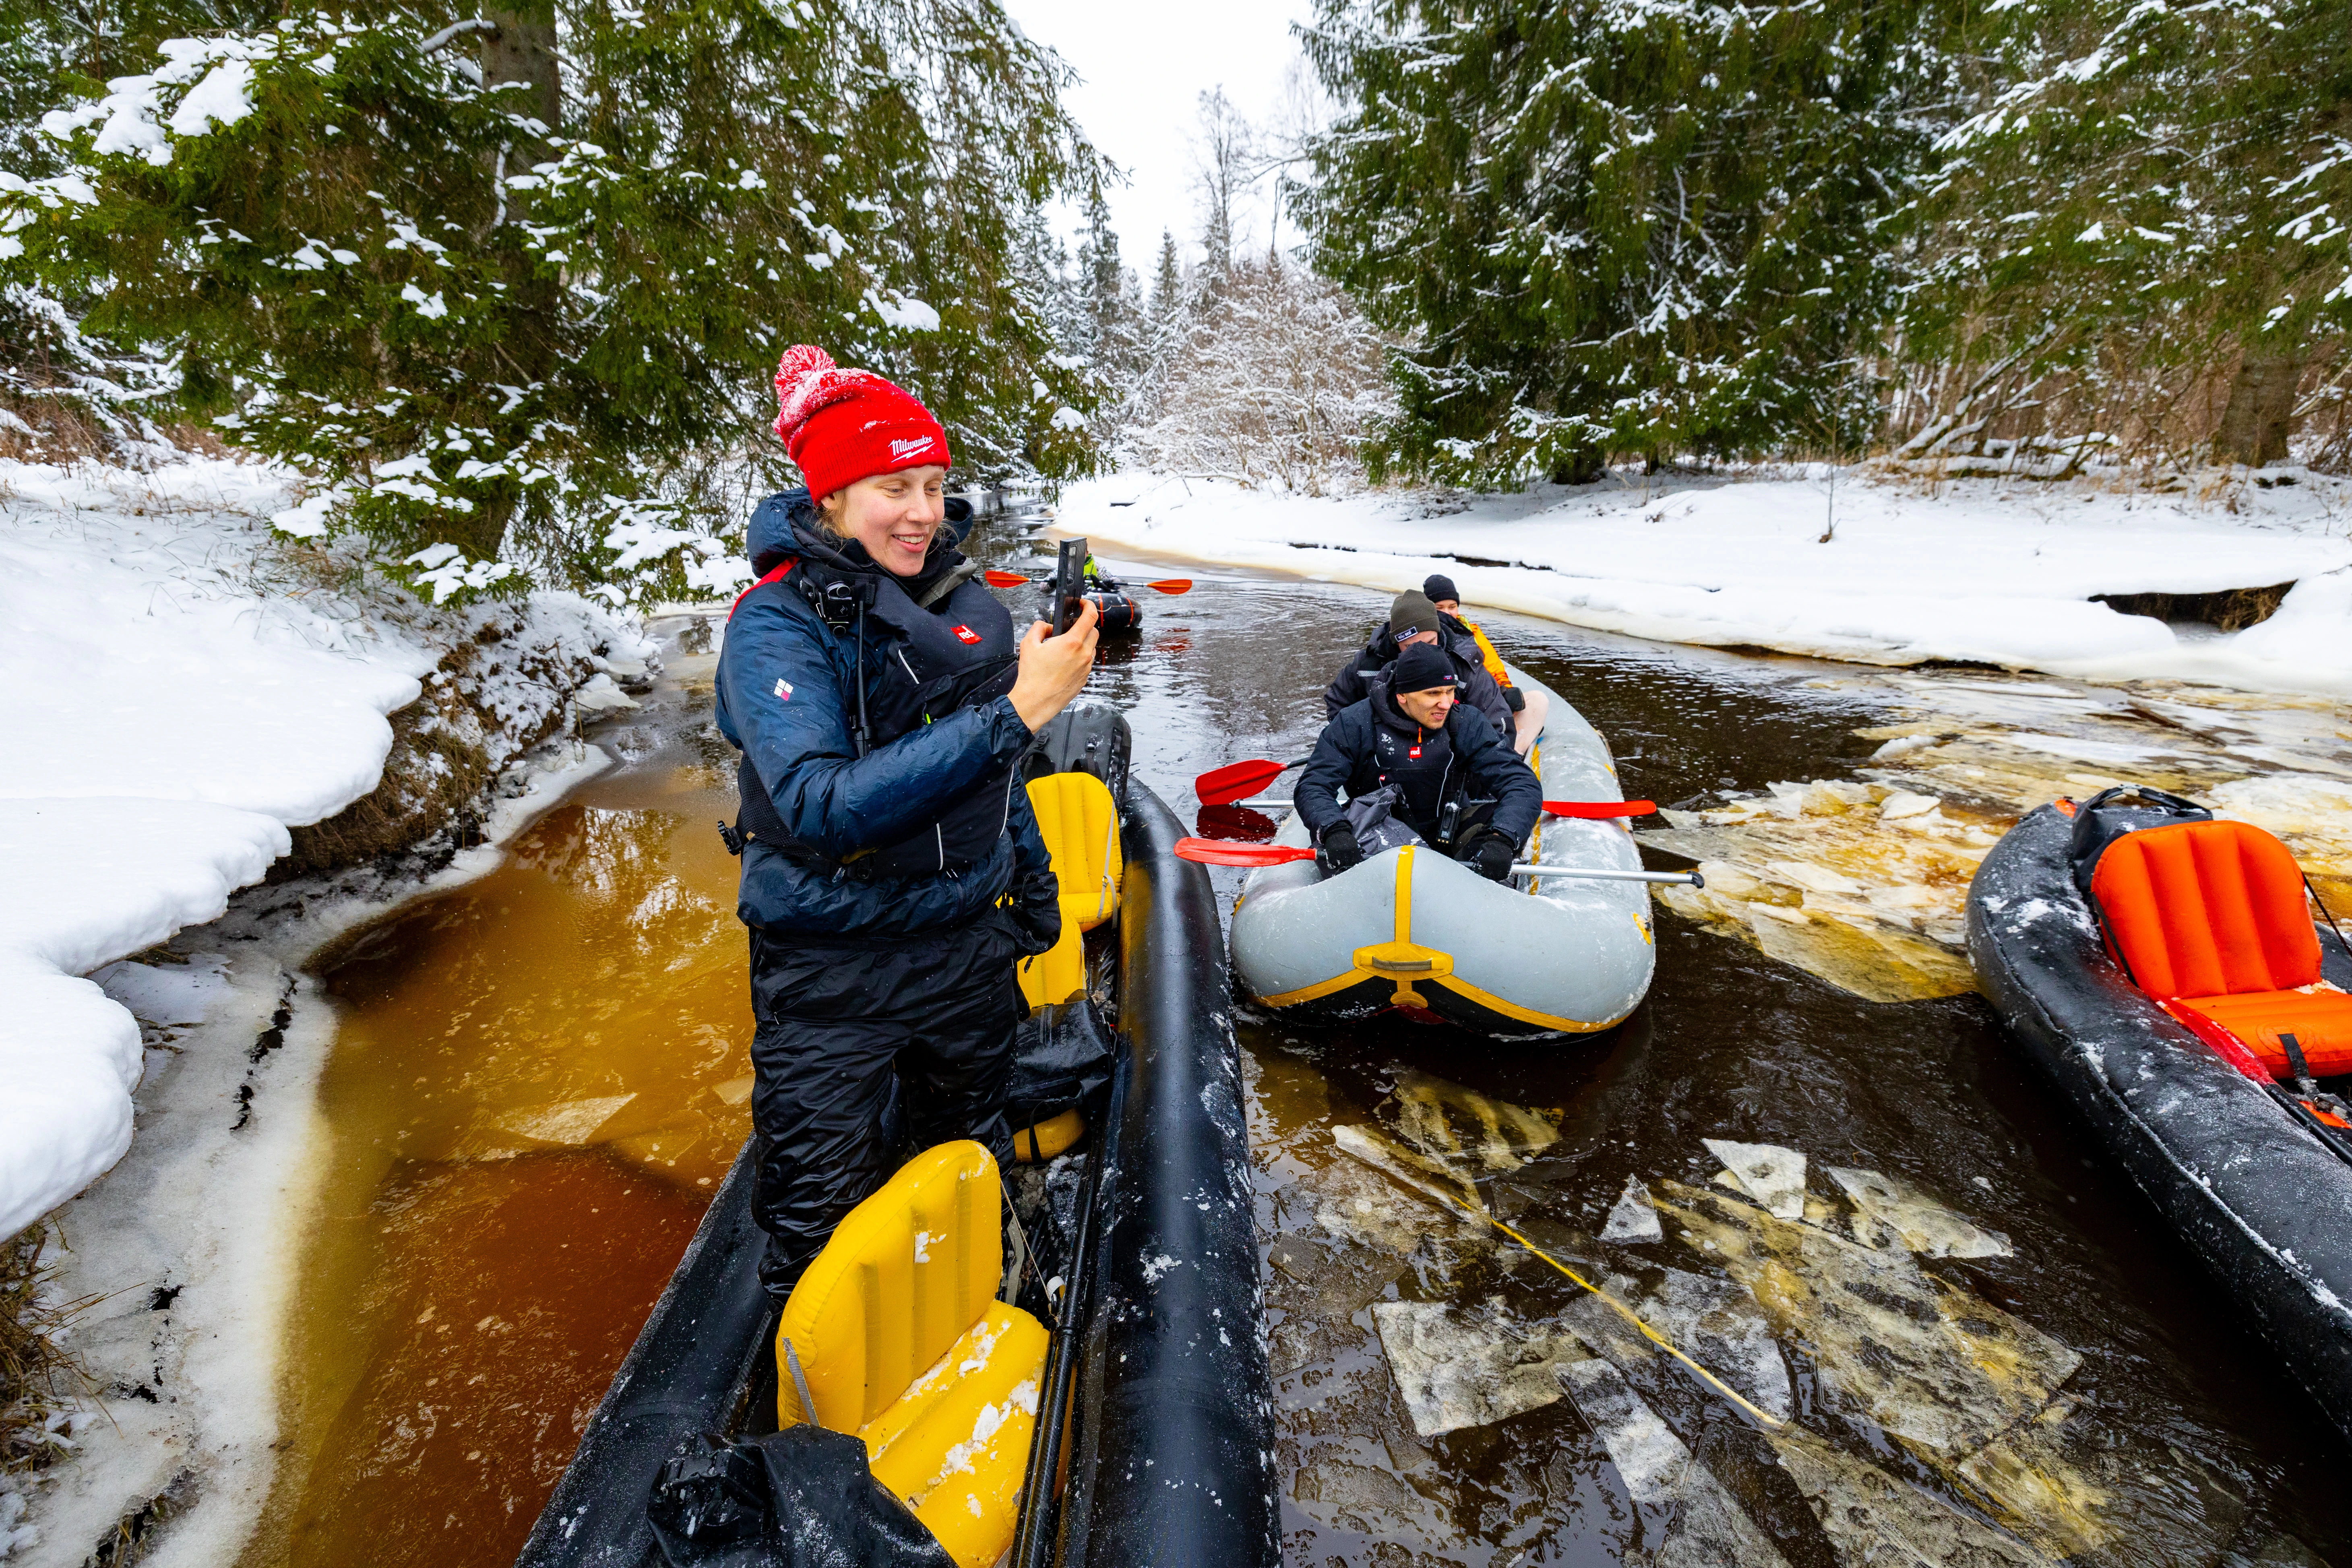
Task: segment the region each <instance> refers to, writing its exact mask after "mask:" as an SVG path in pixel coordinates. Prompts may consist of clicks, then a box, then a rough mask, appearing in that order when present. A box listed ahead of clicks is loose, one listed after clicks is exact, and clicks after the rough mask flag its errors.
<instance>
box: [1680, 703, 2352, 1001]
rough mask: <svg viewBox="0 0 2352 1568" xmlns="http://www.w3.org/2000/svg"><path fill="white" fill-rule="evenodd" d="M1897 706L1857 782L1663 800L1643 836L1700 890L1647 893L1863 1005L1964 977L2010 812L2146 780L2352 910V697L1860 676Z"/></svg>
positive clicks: (1911, 995) (1957, 983)
mask: <svg viewBox="0 0 2352 1568" xmlns="http://www.w3.org/2000/svg"><path fill="white" fill-rule="evenodd" d="M1850 684H1852V685H1853V686H1855V687H1856V688H1857V689H1862V690H1864V691H1866V692H1875V693H1877V694H1879V695H1881V696H1883V697H1884V699H1885V701H1886V703H1887V705H1888V707H1889V708H1890V709H1891V710H1893V712H1894V714H1895V717H1897V718H1898V720H1899V721H1898V722H1895V723H1890V724H1885V725H1881V726H1877V727H1875V728H1872V729H1865V730H1860V731H1855V733H1856V734H1857V735H1859V736H1861V737H1862V738H1864V739H1865V740H1871V741H1876V742H1880V744H1879V748H1878V750H1877V752H1875V753H1874V755H1873V756H1872V757H1871V758H1870V759H1869V760H1868V761H1867V762H1866V763H1864V764H1863V765H1862V766H1861V767H1860V768H1859V769H1858V770H1857V772H1858V773H1859V775H1860V776H1859V777H1858V778H1855V779H1814V780H1810V781H1796V780H1783V781H1780V782H1777V783H1774V784H1770V785H1769V786H1768V787H1767V788H1766V789H1765V790H1764V791H1763V792H1762V793H1760V794H1756V795H1737V796H1734V797H1731V798H1729V799H1727V800H1725V801H1724V802H1723V804H1721V805H1717V806H1714V807H1711V808H1708V809H1704V810H1674V809H1669V810H1667V811H1666V812H1664V814H1663V815H1664V818H1665V823H1666V826H1663V827H1659V828H1654V829H1652V830H1650V831H1647V832H1643V833H1642V834H1641V835H1639V837H1641V838H1642V839H1643V842H1645V843H1648V844H1650V845H1653V846H1654V847H1658V848H1661V849H1665V850H1668V851H1671V852H1672V853H1675V854H1676V855H1683V856H1687V857H1689V858H1692V859H1695V860H1696V861H1697V862H1698V863H1699V870H1700V871H1701V873H1702V874H1703V875H1704V876H1705V878H1706V887H1705V888H1703V889H1700V888H1687V887H1661V888H1659V889H1656V894H1657V897H1658V898H1659V899H1661V900H1664V902H1665V903H1666V904H1667V905H1668V906H1669V907H1671V908H1672V909H1674V910H1676V911H1677V912H1678V913H1681V914H1683V915H1685V916H1687V917H1689V918H1690V919H1693V920H1696V921H1700V922H1702V923H1703V924H1705V925H1706V927H1707V928H1708V929H1709V930H1712V931H1716V932H1717V933H1719V934H1722V935H1726V936H1730V937H1733V938H1735V939H1737V940H1738V941H1741V942H1747V943H1748V945H1750V946H1753V947H1756V948H1759V949H1760V950H1761V951H1762V952H1765V953H1766V954H1768V955H1769V956H1770V957H1772V958H1775V959H1778V960H1780V962H1782V963H1788V964H1790V965H1791V966H1793V967H1795V968H1798V969H1801V970H1804V971H1805V972H1806V973H1810V974H1812V975H1815V976H1817V977H1818V978H1820V979H1822V980H1826V981H1828V982H1829V983H1830V984H1833V985H1837V986H1840V987H1842V988H1843V989H1845V990H1847V991H1850V992H1852V993H1853V994H1856V995H1858V996H1862V997H1864V998H1867V999H1868V1000H1871V1001H1874V1002H1900V1001H1910V1000H1916V999H1922V998H1927V997H1933V996H1948V995H1957V994H1960V993H1962V992H1965V991H1969V990H1972V989H1974V987H1975V979H1974V976H1973V974H1972V973H1970V971H1969V965H1968V962H1967V955H1966V952H1965V935H1964V930H1963V910H1964V905H1965V900H1966V899H1967V894H1968V885H1969V879H1970V878H1971V877H1972V876H1974V875H1975V872H1976V868H1977V865H1978V864H1979V862H1980V861H1981V860H1982V859H1983V858H1984V856H1985V853H1986V852H1987V851H1988V850H1990V848H1991V847H1992V846H1993V845H1994V844H1996V843H1997V842H1999V840H2000V835H2001V834H2003V833H2005V832H2007V831H2008V829H2009V828H2010V827H2011V826H2013V825H2014V824H2015V823H2016V821H2017V819H2018V818H2019V817H2021V816H2024V815H2025V814H2026V813H2027V812H2029V811H2032V809H2034V808H2035V807H2037V806H2040V805H2046V804H2048V803H2049V802H2050V801H2051V800H2053V799H2054V798H2056V797H2058V796H2060V795H2073V796H2074V797H2075V798H2077V799H2082V798H2085V797H2087V796H2089V795H2093V794H2095V793H2096V792H2097V791H2099V790H2101V789H2104V788H2107V787H2109V786H2111V785H2115V784H2153V785H2155V786H2157V787H2158V788H2161V789H2168V790H2174V791H2177V792H2179V793H2182V794H2186V795H2189V796H2191V797H2192V798H2194V799H2198V800H2200V801H2203V802H2205V803H2207V804H2209V805H2211V806H2212V807H2213V808H2214V809H2215V811H2216V812H2218V813H2219V814H2220V815H2222V816H2232V817H2237V818H2240V819H2242V820H2244V821H2247V822H2252V823H2253V824H2254V825H2255V826H2260V827H2263V828H2266V829H2268V830H2269V831H2271V832H2273V833H2275V834H2277V835H2278V836H2279V837H2281V838H2283V839H2284V840H2285V841H2286V844H2287V847H2289V848H2291V849H2292V850H2294V853H2295V856H2296V858H2298V859H2299V860H2301V861H2302V863H2303V865H2304V868H2305V869H2306V870H2307V871H2309V872H2310V873H2311V877H2312V881H2313V885H2314V886H2315V888H2316V889H2318V891H2319V894H2320V896H2321V898H2322V899H2324V900H2326V901H2327V903H2328V904H2329V906H2330V907H2331V908H2333V909H2334V910H2336V911H2337V912H2338V913H2339V915H2340V914H2342V913H2345V912H2347V911H2352V768H2347V765H2346V764H2345V763H2344V760H2343V752H2344V748H2345V742H2346V738H2347V735H2352V710H2347V708H2346V707H2345V706H2344V705H2343V704H2341V703H2337V702H2331V701H2329V700H2326V699H2324V698H2316V697H2292V696H2279V695H2264V696H2260V697H2256V696H2251V695H2249V694H2247V693H2243V692H2235V691H2229V690H2225V689H2219V688H2212V687H2198V686H2190V685H2187V684H2184V683H2180V682H2174V681H2135V682H2129V683H2126V684H2120V685H2093V684H2091V683H2088V682H2080V683H2076V682H2062V681H2058V680H2055V679H2040V680H2022V679H2018V680H2005V679H2000V678H1997V677H1986V678H1983V679H1952V678H1949V677H1939V676H1936V675H1932V674H1929V673H1926V672H1920V671H1905V672H1899V673H1897V672H1890V673H1887V674H1884V675H1873V676H1857V677H1855V678H1853V681H1852V682H1851V683H1850Z"/></svg>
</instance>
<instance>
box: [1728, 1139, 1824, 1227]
mask: <svg viewBox="0 0 2352 1568" xmlns="http://www.w3.org/2000/svg"><path fill="white" fill-rule="evenodd" d="M1704 1142H1706V1150H1707V1152H1708V1153H1710V1154H1713V1155H1714V1156H1715V1157H1716V1158H1717V1159H1718V1160H1720V1161H1722V1162H1723V1163H1724V1164H1725V1165H1726V1166H1727V1167H1728V1168H1729V1170H1730V1173H1731V1176H1732V1178H1733V1181H1734V1183H1735V1184H1736V1190H1737V1191H1738V1192H1739V1193H1740V1194H1742V1195H1743V1196H1746V1197H1751V1198H1754V1199H1755V1200H1756V1201H1757V1202H1758V1203H1759V1204H1762V1205H1764V1208H1765V1210H1766V1212H1767V1213H1769V1214H1771V1215H1777V1216H1778V1217H1780V1218H1781V1219H1802V1218H1804V1217H1805V1157H1804V1156H1803V1155H1802V1154H1800V1153H1798V1152H1796V1151H1795V1150H1794V1149H1783V1148H1781V1147H1780V1145H1779V1144H1777V1143H1735V1142H1731V1141H1730V1140H1729V1139H1727V1138H1709V1139H1706V1140H1705V1141H1704Z"/></svg>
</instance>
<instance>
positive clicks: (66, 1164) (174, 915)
mask: <svg viewBox="0 0 2352 1568" xmlns="http://www.w3.org/2000/svg"><path fill="white" fill-rule="evenodd" d="M287 487H288V476H287V475H286V473H285V472H284V471H283V470H281V469H277V468H270V467H268V466H266V465H259V464H244V463H235V462H228V461H222V460H215V459H206V458H190V459H187V460H185V461H181V462H172V463H165V464H163V465H161V466H159V467H157V468H155V469H154V470H153V471H152V472H146V473H140V472H134V471H132V470H130V469H125V468H109V467H104V466H100V465H95V464H84V465H77V466H73V467H69V468H68V467H57V466H48V465H37V464H24V463H13V462H10V463H0V994H5V995H6V996H7V998H8V1001H9V1005H8V1006H7V1007H6V1008H5V1010H0V1085H5V1093H0V1236H6V1235H10V1234H13V1233H14V1232H15V1231H16V1230H17V1229H19V1228H20V1227H22V1226H25V1225H26V1224H28V1223H30V1222H31V1221H33V1220H35V1219H37V1218H38V1217H39V1216H40V1215H42V1214H44V1213H45V1212H47V1210H48V1209H50V1208H52V1207H54V1206H56V1205H58V1203H61V1202H62V1201H64V1200H65V1199H66V1198H68V1197H70V1196H71V1195H72V1194H75V1193H76V1192H78V1191H79V1190H80V1189H81V1188H82V1187H83V1186H85V1185H86V1184H88V1183H89V1181H90V1180H91V1179H92V1178H94V1177H95V1176H97V1175H98V1174H99V1173H101V1172H103V1171H105V1170H106V1169H107V1168H108V1167H109V1166H110V1165H111V1164H113V1163H114V1162H115V1161H116V1160H118V1159H119V1158H121V1155H122V1152H123V1151H124V1150H125V1149H126V1148H127V1147H128V1146H129V1144H130V1142H131V1120H132V1116H131V1091H132V1090H133V1089H135V1088H136V1087H137V1085H138V1083H139V1080H140V1076H141V1071H142V1063H141V1047H140V1031H139V1026H138V1024H137V1023H136V1022H135V1021H134V1020H133V1018H132V1016H131V1012H130V1011H129V1010H128V1009H127V1008H126V1007H125V1006H124V1005H121V1004H120V1002H118V1001H117V1000H113V999H110V998H109V996H108V995H107V994H104V993H103V992H102V991H101V990H100V986H99V985H98V984H94V983H93V982H92V981H90V980H86V979H83V978H80V977H81V976H83V975H85V974H87V973H89V972H90V971H92V970H94V969H97V968H98V967H100V965H102V964H105V963H109V962H110V961H112V960H115V959H120V958H122V957H124V956H125V955H127V954H130V953H132V952H139V951H140V950H142V949H144V948H147V947H149V946H152V944H154V943H157V942H163V940H165V939H166V938H168V937H170V936H171V935H172V933H173V932H174V931H178V930H179V929H181V928H182V927H184V926H186V925H190V924H194V923H197V922H201V921H209V920H212V919H214V918H215V917H216V916H218V915H219V914H220V913H221V912H222V910H224V909H225V908H226V901H227V899H228V895H229V894H230V893H231V892H232V891H234V890H235V889H237V888H239V887H241V886H244V885H246V884H247V883H250V882H254V881H257V880H258V879H260V878H261V877H262V875H263V874H264V873H265V872H266V871H267V870H268V867H269V864H270V862H271V861H272V860H274V859H276V858H278V856H279V855H281V854H284V853H285V852H286V851H287V849H288V847H289V844H290V839H289V834H288V831H287V830H288V828H289V827H290V826H301V825H304V824H307V823H313V822H317V821H320V820H321V819H323V818H325V817H328V816H332V815H333V814H334V813H335V812H337V811H339V810H341V808H342V807H343V806H345V805H349V804H350V803H352V801H354V800H356V799H358V798H359V797H360V796H362V795H365V794H367V793H368V792H369V791H370V790H372V789H373V788H374V787H375V785H376V784H377V782H378V780H379V778H380V777H381V775H382V772H383V764H384V759H385V756H386V754H387V752H389V750H390V748H391V746H392V742H393V731H392V728H391V726H390V724H389V723H388V722H387V720H386V715H388V714H390V713H392V712H394V710H397V709H399V708H401V707H403V706H404V705H406V704H408V703H409V702H411V701H413V700H415V699H416V697H417V696H418V694H419V691H420V689H421V688H420V685H419V681H420V679H421V678H424V677H425V676H427V675H428V674H430V673H431V672H432V671H433V670H434V668H435V667H436V664H437V663H438V662H439V661H440V660H441V658H442V656H443V653H444V651H445V648H444V647H442V646H438V645H439V644H440V643H444V642H446V640H447V638H448V637H450V636H451V635H452V634H453V633H454V635H456V636H459V637H462V636H464V635H466V632H467V626H466V625H465V622H464V620H463V617H462V616H460V615H457V614H456V613H450V614H442V613H438V612H425V611H424V610H423V608H422V607H421V606H418V605H415V601H413V600H409V599H407V598H406V596H405V595H398V594H396V593H393V592H389V591H387V590H384V589H383V588H382V587H381V586H378V587H375V588H373V589H367V590H362V591H358V592H355V590H354V588H353V584H352V578H351V575H350V563H348V562H343V561H338V560H336V559H335V558H333V557H331V556H328V555H323V554H318V553H309V554H304V553H299V552H293V551H289V549H287V548H285V542H284V541H282V540H278V539H276V538H274V537H273V535H272V534H271V532H270V530H269V527H268V523H267V522H266V521H263V520H264V519H266V518H267V517H268V515H269V514H270V513H272V512H274V511H277V510H281V509H283V508H285V507H286V506H287V505H288V503H289V500H290V499H291V498H290V497H289V495H288V493H287ZM361 593H364V595H365V596H360V595H361ZM529 614H530V616H532V617H533V618H534V619H535V620H549V621H551V622H553V623H555V624H556V627H557V629H556V630H555V631H554V632H552V633H551V634H550V637H551V640H554V641H556V642H560V643H567V644H568V643H572V642H580V643H583V644H584V643H586V642H590V641H601V642H603V643H604V644H605V645H607V646H609V645H611V644H612V643H614V642H618V643H620V644H623V645H625V646H624V647H615V648H614V652H616V653H624V652H628V653H638V654H641V653H642V649H640V648H638V647H637V641H638V639H637V637H636V634H635V632H634V631H631V630H629V629H628V628H626V627H624V626H621V625H620V624H619V623H618V622H615V621H614V620H613V619H612V618H611V617H610V616H605V615H604V614H603V612H601V611H599V610H596V609H595V608H594V607H593V606H591V605H587V604H586V603H585V602H584V601H583V600H580V599H578V598H577V597H575V596H573V595H537V596H534V599H533V601H532V603H531V605H530V607H529ZM443 623H446V624H443ZM582 657H583V658H586V657H587V656H586V655H585V653H584V651H583V653H582ZM436 679H438V678H437V677H436ZM508 679H509V685H511V686H512V687H513V688H514V690H512V691H511V692H501V693H493V694H492V696H493V698H494V699H495V700H494V701H493V703H492V708H493V710H499V704H501V703H503V704H504V705H506V706H512V707H514V708H516V709H518V710H523V709H528V708H530V706H531V705H532V704H534V703H537V704H539V705H541V706H546V705H556V706H560V705H561V704H562V702H563V700H564V699H565V693H564V692H562V691H560V690H558V691H544V692H542V691H535V690H532V689H530V684H531V683H530V679H527V678H525V677H523V676H521V675H520V673H519V672H508ZM606 684H609V681H607V682H606ZM613 695H614V698H616V699H619V700H623V701H625V699H620V698H619V694H618V693H617V692H615V693H614V694H613Z"/></svg>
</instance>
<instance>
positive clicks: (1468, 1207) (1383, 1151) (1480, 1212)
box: [1331, 1126, 1487, 1225]
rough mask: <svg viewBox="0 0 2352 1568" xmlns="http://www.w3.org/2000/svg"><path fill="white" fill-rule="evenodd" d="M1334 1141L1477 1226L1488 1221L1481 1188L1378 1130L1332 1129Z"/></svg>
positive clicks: (1392, 1178) (1398, 1181)
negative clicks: (1479, 1189) (1479, 1191)
mask: <svg viewBox="0 0 2352 1568" xmlns="http://www.w3.org/2000/svg"><path fill="white" fill-rule="evenodd" d="M1331 1141H1332V1142H1335V1143H1337V1144H1339V1147H1340V1148H1341V1149H1342V1150H1344V1151H1345V1152H1348V1153H1349V1154H1352V1155H1354V1156H1355V1157H1356V1158H1357V1159H1359V1160H1361V1161H1362V1162H1363V1163H1365V1164H1367V1165H1370V1166H1371V1167H1372V1168H1373V1169H1374V1170H1376V1171H1379V1172H1380V1173H1381V1174H1383V1175H1385V1176H1387V1177H1388V1178H1389V1179H1390V1180H1391V1181H1393V1182H1395V1183H1397V1184H1399V1185H1401V1186H1403V1187H1406V1188H1408V1189H1410V1190H1412V1191H1413V1192H1416V1193H1419V1194H1421V1195H1422V1196H1423V1197H1425V1198H1429V1199H1431V1200H1433V1201H1434V1202H1435V1203H1437V1204H1439V1205H1443V1206H1444V1208H1445V1209H1446V1210H1447V1211H1448V1212H1449V1213H1452V1214H1454V1215H1460V1216H1461V1217H1462V1218H1464V1219H1466V1220H1470V1221H1472V1222H1473V1223H1475V1224H1479V1225H1484V1224H1485V1223H1486V1218H1487V1215H1486V1199H1485V1198H1483V1197H1481V1196H1479V1194H1478V1189H1477V1188H1476V1187H1475V1186H1473V1185H1471V1184H1470V1183H1469V1182H1468V1181H1467V1180H1465V1178H1463V1177H1462V1176H1460V1175H1457V1174H1456V1173H1454V1171H1452V1170H1451V1169H1449V1168H1448V1167H1446V1166H1445V1165H1444V1164H1441V1163H1439V1162H1437V1161H1435V1160H1433V1159H1431V1158H1429V1157H1428V1156H1427V1155H1425V1154H1418V1153H1415V1152H1413V1151H1412V1150H1411V1149H1408V1148H1406V1147H1404V1146H1403V1145H1402V1144H1401V1143H1399V1142H1397V1141H1396V1140H1395V1139H1393V1138H1391V1137H1390V1136H1389V1135H1388V1134H1387V1133H1385V1132H1382V1131H1381V1130H1380V1129H1379V1128H1377V1127H1360V1126H1346V1127H1334V1128H1333V1129H1331Z"/></svg>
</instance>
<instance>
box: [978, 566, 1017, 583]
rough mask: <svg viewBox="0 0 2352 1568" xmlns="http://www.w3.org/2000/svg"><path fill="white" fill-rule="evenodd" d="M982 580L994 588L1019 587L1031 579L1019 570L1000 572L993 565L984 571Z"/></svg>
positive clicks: (981, 575) (981, 576)
mask: <svg viewBox="0 0 2352 1568" xmlns="http://www.w3.org/2000/svg"><path fill="white" fill-rule="evenodd" d="M980 580H981V581H982V582H983V583H985V584H988V585H989V586H990V587H992V588H1018V587H1019V586H1021V584H1024V583H1026V582H1027V581H1029V579H1028V578H1026V577H1024V576H1023V575H1021V574H1020V573H1018V572H999V571H998V570H996V568H994V567H993V566H992V567H990V568H989V569H988V570H987V571H985V572H982V574H980Z"/></svg>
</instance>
